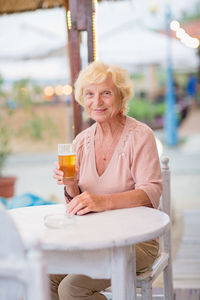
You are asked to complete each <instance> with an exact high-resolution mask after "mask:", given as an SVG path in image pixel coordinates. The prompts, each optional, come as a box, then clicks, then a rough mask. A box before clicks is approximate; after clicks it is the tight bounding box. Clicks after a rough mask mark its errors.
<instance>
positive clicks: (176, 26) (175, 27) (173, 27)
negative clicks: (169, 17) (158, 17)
mask: <svg viewBox="0 0 200 300" xmlns="http://www.w3.org/2000/svg"><path fill="white" fill-rule="evenodd" d="M179 28H180V24H179V22H178V21H176V20H173V21H171V23H170V29H171V30H173V31H177V30H178V29H179Z"/></svg>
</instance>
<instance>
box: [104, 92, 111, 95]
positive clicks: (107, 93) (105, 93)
mask: <svg viewBox="0 0 200 300" xmlns="http://www.w3.org/2000/svg"><path fill="white" fill-rule="evenodd" d="M103 94H104V95H105V96H108V95H111V91H105V92H103Z"/></svg>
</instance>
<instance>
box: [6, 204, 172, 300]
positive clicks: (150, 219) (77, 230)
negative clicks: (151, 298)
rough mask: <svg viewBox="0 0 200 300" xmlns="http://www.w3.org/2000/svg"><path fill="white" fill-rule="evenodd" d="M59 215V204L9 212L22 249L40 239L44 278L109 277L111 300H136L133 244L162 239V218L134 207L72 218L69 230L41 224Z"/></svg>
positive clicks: (153, 211) (164, 221)
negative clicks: (54, 275)
mask: <svg viewBox="0 0 200 300" xmlns="http://www.w3.org/2000/svg"><path fill="white" fill-rule="evenodd" d="M64 211H65V207H64V205H44V206H34V207H25V208H17V209H13V210H10V211H9V213H10V215H11V217H12V218H13V220H14V222H15V223H16V226H17V228H18V230H19V231H20V233H21V236H22V239H23V242H24V243H25V245H26V246H27V247H29V244H30V243H32V240H33V239H39V240H40V243H41V247H42V249H43V251H44V253H45V259H46V263H47V268H48V273H51V274H53V273H54V274H68V273H74V274H85V275H88V276H91V277H93V278H111V282H112V299H113V300H133V299H136V286H135V285H136V284H135V282H136V269H135V248H134V245H135V244H137V243H140V242H144V241H147V240H151V239H154V238H156V237H158V236H160V235H162V234H163V233H164V232H165V230H166V229H167V227H168V226H169V223H170V221H169V217H168V215H166V214H164V213H163V212H161V211H159V210H156V209H151V208H147V207H137V208H128V209H118V210H112V211H106V212H102V213H90V214H87V215H84V216H74V221H75V223H74V225H73V226H69V227H68V226H66V227H64V228H61V229H49V228H47V227H46V226H45V225H44V217H45V216H46V215H48V214H54V213H55V214H57V213H64Z"/></svg>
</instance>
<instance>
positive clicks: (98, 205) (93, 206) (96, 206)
mask: <svg viewBox="0 0 200 300" xmlns="http://www.w3.org/2000/svg"><path fill="white" fill-rule="evenodd" d="M105 210H107V201H106V197H105V196H104V195H94V194H91V193H89V192H87V191H86V192H83V193H82V194H80V195H78V196H76V197H74V199H73V200H71V201H70V203H69V204H68V205H67V213H69V214H73V215H75V214H77V215H79V216H81V215H84V214H87V213H89V212H100V211H105Z"/></svg>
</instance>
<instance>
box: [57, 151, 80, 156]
mask: <svg viewBox="0 0 200 300" xmlns="http://www.w3.org/2000/svg"><path fill="white" fill-rule="evenodd" d="M58 155H66V156H70V155H76V153H75V152H58Z"/></svg>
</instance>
